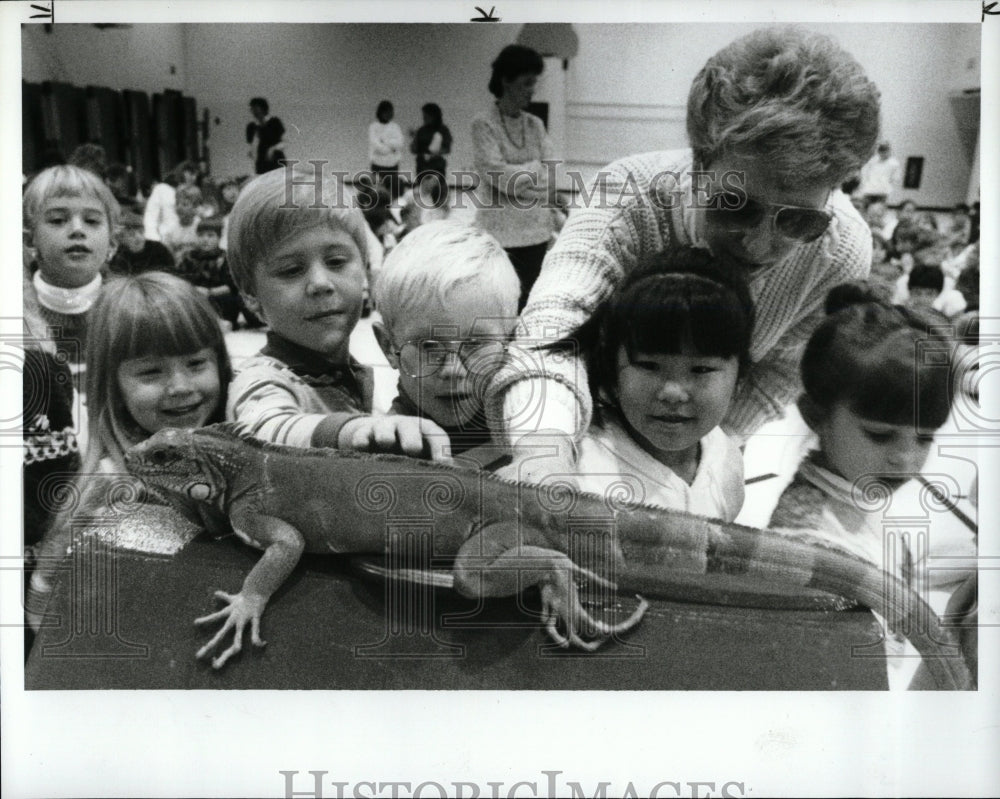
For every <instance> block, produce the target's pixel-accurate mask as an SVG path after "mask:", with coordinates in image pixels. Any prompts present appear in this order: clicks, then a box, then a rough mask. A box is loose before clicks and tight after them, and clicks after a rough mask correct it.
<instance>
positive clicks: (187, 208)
mask: <svg viewBox="0 0 1000 799" xmlns="http://www.w3.org/2000/svg"><path fill="white" fill-rule="evenodd" d="M176 199H177V204H176V208H175V211H176V217H175V219H173V220H172V221H171V222H168V223H167V224H166V225H165V226H164V227H163V228H161V232H160V238H161V240H162V241H163V243H164V244H165V245H166V247H167V249H169V250H170V254H171V255H173V257H174V262H175V263H178V264H179V263H180V262H181V261H182V260H183V258H184V256H185V255H186V254H187V252H188V250H190V249H192V248H193V247H194V246H195V245H197V243H198V223H199V222H200V221H201V217H199V216H198V206H199V205H201V189H199V188H198V187H197V186H181V187H180V188H179V189H177V198H176Z"/></svg>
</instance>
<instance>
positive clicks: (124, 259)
mask: <svg viewBox="0 0 1000 799" xmlns="http://www.w3.org/2000/svg"><path fill="white" fill-rule="evenodd" d="M110 270H111V272H113V273H114V274H118V275H138V274H140V273H142V272H150V271H153V270H158V271H161V272H173V271H174V256H172V255H171V254H170V250H168V249H167V247H166V245H164V244H161V243H160V242H158V241H147V242H146V243H145V245H144V246H143V248H142V249H141V250H139V252H132V251H131V250H129V249H128V247H119V248H118V251H117V252H116V253H115V257H114V258H112V259H111V264H110Z"/></svg>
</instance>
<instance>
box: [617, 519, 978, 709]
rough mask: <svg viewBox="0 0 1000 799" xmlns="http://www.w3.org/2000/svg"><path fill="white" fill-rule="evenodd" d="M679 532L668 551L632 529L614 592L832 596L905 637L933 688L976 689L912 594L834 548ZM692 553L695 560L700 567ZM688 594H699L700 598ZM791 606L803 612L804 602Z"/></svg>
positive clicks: (813, 538)
mask: <svg viewBox="0 0 1000 799" xmlns="http://www.w3.org/2000/svg"><path fill="white" fill-rule="evenodd" d="M685 527H686V529H685V530H684V533H683V539H684V540H683V541H681V540H678V537H677V531H676V530H674V531H672V535H671V539H670V541H669V544H668V543H667V542H666V540H665V539H664V538H663V537H661V536H660V535H658V534H656V533H655V532H654V531H653V530H652V528H651V527H649V526H647V525H641V526H640V528H639V529H637V528H635V527H632V529H630V530H629V531H628V534H627V535H623V536H622V538H621V539H620V541H621V546H622V548H623V555H624V558H623V562H624V564H625V565H624V566H623V567H622V568H623V569H624V573H623V574H620V575H614V579H615V580H616V581H617V583H618V585H619V588H626V589H629V590H639V591H645V592H646V593H649V594H650V595H657V594H660V593H663V590H662V589H664V588H665V589H667V593H668V594H670V593H673V594H675V595H677V594H680V593H683V595H684V596H685V597H686V598H688V599H689V600H690V599H692V598H695V599H697V598H701V599H702V600H704V601H709V602H716V603H718V602H719V600H720V598H721V599H722V602H726V598H725V597H724V596H723V595H724V594H725V586H726V580H727V579H731V580H732V582H734V583H736V584H737V585H739V584H740V583H741V581H742V584H743V586H746V585H751V584H752V585H755V586H758V587H759V588H760V589H761V592H762V593H763V594H767V593H768V591H769V590H771V591H776V592H777V593H779V594H780V593H784V594H785V595H786V596H788V597H792V598H794V597H796V595H797V596H798V598H799V599H800V600H802V599H806V600H808V598H809V596H810V595H812V596H816V593H815V592H824V593H825V594H827V595H831V594H832V595H835V596H836V597H842V598H843V599H846V600H850V602H848V603H846V604H851V603H857V604H860V605H863V606H865V607H868V608H870V609H871V610H873V611H874V612H876V613H878V614H879V615H880V616H882V618H883V619H885V621H886V623H887V624H888V626H889V628H890V629H891V630H892V631H893V632H899V633H901V634H902V635H904V636H905V637H906V638H907V639H908V640H909V641H910V643H912V644H913V646H914V647H915V648H916V650H917V651H918V652H919V653H920V655H921V657H922V658H923V660H924V663H925V664H926V665H927V669H928V670H929V672H930V674H931V676H932V677H933V680H934V682H935V683H936V685H937V687H938V688H942V689H950V690H969V689H973V688H975V677H974V675H973V674H972V672H971V671H970V669H969V667H968V664H967V663H966V661H965V659H964V658H963V657H962V654H961V652H960V649H959V646H958V643H957V641H956V636H955V635H954V634H953V632H952V630H950V629H948V628H945V627H944V626H942V624H941V621H940V620H939V619H938V617H937V615H936V614H935V613H934V611H933V610H932V609H931V608H930V606H929V605H928V604H927V603H926V602H925V601H924V600H923V599H921V598H920V596H919V595H918V594H917V592H916V591H915V590H913V588H912V587H910V586H909V585H907V584H906V583H905V582H904V581H903V580H902V579H900V578H898V577H895V576H893V575H892V574H890V573H889V572H888V571H886V570H883V569H882V568H880V567H879V566H878V565H877V564H875V563H873V562H872V561H870V560H867V559H866V558H864V557H861V556H860V555H857V554H855V553H854V552H852V551H850V550H848V549H846V548H844V547H843V546H841V545H838V543H837V542H836V541H833V540H828V539H824V538H821V537H819V536H817V535H815V534H813V533H809V532H798V531H797V532H784V531H782V532H777V531H772V530H757V529H754V528H750V527H742V526H740V525H734V524H723V523H721V522H717V521H713V520H710V519H700V518H698V517H690V518H689V520H688V524H687V525H685ZM642 530H644V532H642ZM692 552H700V553H701V559H700V562H698V561H699V559H698V558H694V557H692V555H691V553H692ZM685 573H686V576H687V579H684V575H685ZM674 575H678V576H680V579H681V581H682V582H683V586H682V589H681V590H677V586H676V585H674V586H671V582H672V581H673V580H674V579H675V577H674ZM699 583H700V586H699V585H698V584H699ZM713 583H714V585H713ZM693 586H698V588H700V594H701V595H700V597H699V596H698V594H699V591H698V590H697V589H696V590H694V591H693V590H692V588H693ZM671 588H673V589H674V590H673V591H671ZM803 589H807V590H803ZM796 590H797V592H798V593H797V594H796ZM751 593H752V592H751V591H749V590H748V589H746V588H745V587H744V588H743V589H741V590H737V591H735V592H734V593H733V595H732V596H731V597H730V598H729V602H728V603H732V604H749V605H753V604H758V603H755V602H753V601H747V600H748V598H749V597H750V594H751ZM759 604H763V605H764V606H767V605H768V604H771V605H772V606H774V604H775V603H768V602H763V603H759ZM777 604H778V606H780V603H777ZM790 604H791V603H789V605H790ZM786 606H787V605H786ZM798 606H799V607H803V606H806V607H807V606H808V601H806V602H800V603H799V605H798ZM836 606H837V605H836V602H835V601H834V602H827V604H826V609H832V608H836ZM844 606H845V604H841V605H840V607H844ZM814 607H823V603H822V602H817V603H816V604H815V605H814ZM854 654H856V655H857V656H859V657H885V654H884V649H883V647H882V646H881V644H879V645H878V646H873V645H871V644H870V643H868V642H859V645H858V646H857V647H855V649H854Z"/></svg>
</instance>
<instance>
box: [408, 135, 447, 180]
mask: <svg viewBox="0 0 1000 799" xmlns="http://www.w3.org/2000/svg"><path fill="white" fill-rule="evenodd" d="M435 133H440V134H441V149H440V150H439V151H438V153H437V154H436V155H434V154H432V153H431V152H430V151H429V150H428V149H427V148H428V147H430V146H431V142H432V141H433V140H434V134H435ZM410 149H411V150H412V151H413V152H414V153H416V156H417V174H418V175H419V174H422V173H423V172H425V171H426V170H428V169H430V170H433V171H436V172H442V173H443V172H444V169H445V166H446V162H445V160H444V158H443V156H445V155H447V154H448V153H450V152H451V131H450V130H448V126H447V125H441V126H438V125H423V126H421V127H420V128H418V129H417V135H416V136H414V137H413V146H412V147H411V148H410Z"/></svg>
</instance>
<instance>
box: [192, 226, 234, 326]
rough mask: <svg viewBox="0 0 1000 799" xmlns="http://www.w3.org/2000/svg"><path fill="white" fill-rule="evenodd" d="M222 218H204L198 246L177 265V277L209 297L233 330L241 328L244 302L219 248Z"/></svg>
mask: <svg viewBox="0 0 1000 799" xmlns="http://www.w3.org/2000/svg"><path fill="white" fill-rule="evenodd" d="M221 232H222V220H221V219H203V220H201V221H200V222H199V223H198V244H197V245H196V246H195V248H194V249H192V250H189V251H188V253H187V255H185V256H184V258H182V259H181V262H180V263H179V264H178V265H177V274H179V275H180V276H181V277H182V278H184V279H185V280H187V281H188V282H189V283H191V284H192V285H193V286H195V287H196V288H197V289H198V291H199V292H201V293H202V294H204V295H205V296H206V297H208V300H209V302H211V303H212V307H213V308H215V311H216V313H218V314H219V317H220V318H221V319H225V320H226V321H227V322H229V324H230V325H231V327H232V329H233V330H238V329H239V326H240V325H239V316H240V299H239V294H238V292H237V291H236V286H235V285H234V284H233V280H232V277H231V276H230V275H229V266H228V265H227V264H226V253H225V252H223V250H222V249H221V248H220V247H219V234H220V233H221Z"/></svg>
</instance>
